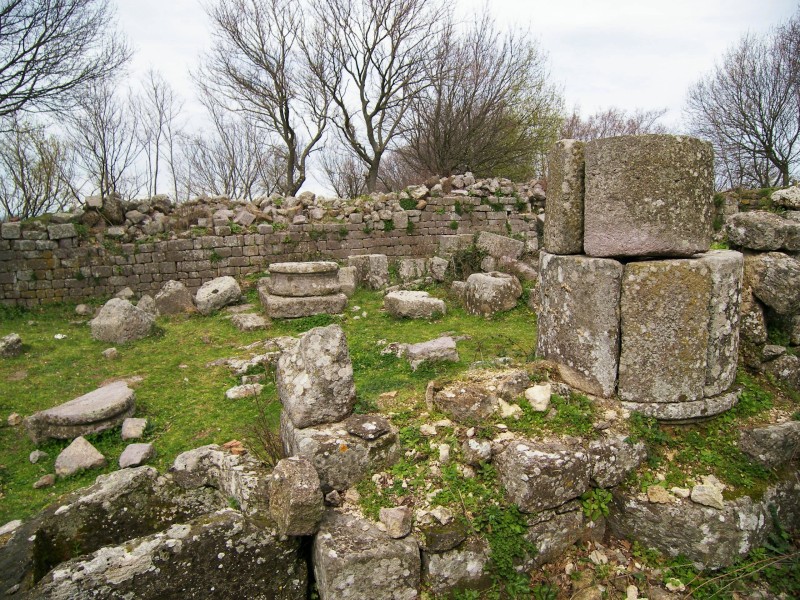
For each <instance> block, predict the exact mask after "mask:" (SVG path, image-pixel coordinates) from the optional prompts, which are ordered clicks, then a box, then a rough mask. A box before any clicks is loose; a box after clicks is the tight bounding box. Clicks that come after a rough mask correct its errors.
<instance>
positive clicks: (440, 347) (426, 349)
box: [404, 336, 459, 371]
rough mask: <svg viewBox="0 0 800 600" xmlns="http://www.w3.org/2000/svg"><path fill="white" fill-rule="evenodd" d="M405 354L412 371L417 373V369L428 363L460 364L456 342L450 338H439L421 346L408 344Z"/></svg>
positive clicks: (420, 344)
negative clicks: (446, 362) (448, 362)
mask: <svg viewBox="0 0 800 600" xmlns="http://www.w3.org/2000/svg"><path fill="white" fill-rule="evenodd" d="M404 354H405V357H406V358H407V359H408V362H409V363H410V364H411V370H412V371H416V370H417V367H419V366H420V365H421V364H422V363H424V362H427V361H431V362H438V361H450V362H458V360H459V357H458V350H456V341H455V340H454V339H453V338H451V337H450V336H443V337H439V338H436V339H435V340H429V341H427V342H420V343H419V344H408V345H407V346H406V347H405V352H404Z"/></svg>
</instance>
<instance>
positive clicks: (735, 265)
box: [698, 250, 744, 397]
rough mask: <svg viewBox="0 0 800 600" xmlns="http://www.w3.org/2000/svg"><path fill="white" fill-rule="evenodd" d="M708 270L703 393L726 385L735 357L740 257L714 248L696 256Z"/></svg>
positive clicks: (713, 393)
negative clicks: (706, 333)
mask: <svg viewBox="0 0 800 600" xmlns="http://www.w3.org/2000/svg"><path fill="white" fill-rule="evenodd" d="M698 258H699V259H700V260H701V261H702V262H704V263H705V264H706V265H708V267H709V269H710V270H711V303H710V305H709V322H708V354H707V357H706V384H705V388H704V394H705V396H706V397H711V396H717V395H718V394H722V393H723V392H725V391H726V390H728V389H730V387H731V386H732V385H733V382H734V381H735V380H736V365H737V363H738V358H739V306H740V304H741V298H742V279H743V277H744V257H743V256H742V255H741V253H739V252H732V251H730V250H714V251H711V252H708V253H706V254H703V255H701V256H699V257H698Z"/></svg>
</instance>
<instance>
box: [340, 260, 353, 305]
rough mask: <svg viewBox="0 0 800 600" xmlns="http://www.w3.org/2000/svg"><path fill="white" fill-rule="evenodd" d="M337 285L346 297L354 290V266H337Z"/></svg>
mask: <svg viewBox="0 0 800 600" xmlns="http://www.w3.org/2000/svg"><path fill="white" fill-rule="evenodd" d="M339 287H340V288H341V291H342V293H343V294H344V295H345V296H347V297H348V298H349V297H350V296H352V295H353V294H354V293H355V291H356V268H355V267H339Z"/></svg>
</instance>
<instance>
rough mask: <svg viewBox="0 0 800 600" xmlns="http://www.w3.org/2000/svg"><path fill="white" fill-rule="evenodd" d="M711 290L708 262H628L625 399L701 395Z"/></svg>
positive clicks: (624, 299)
mask: <svg viewBox="0 0 800 600" xmlns="http://www.w3.org/2000/svg"><path fill="white" fill-rule="evenodd" d="M712 289H713V285H712V278H711V271H710V269H709V266H708V265H707V264H706V262H705V261H701V260H686V259H679V260H661V261H645V262H634V263H628V264H627V265H626V266H625V272H624V276H623V281H622V300H621V303H620V311H621V322H622V350H621V353H620V359H619V384H618V390H619V397H620V398H621V399H622V400H623V401H626V402H641V403H674V402H692V401H697V400H702V399H703V397H704V389H705V385H706V370H707V369H706V367H707V363H708V361H707V356H708V343H709V341H708V340H709V336H708V323H709V306H711V300H712Z"/></svg>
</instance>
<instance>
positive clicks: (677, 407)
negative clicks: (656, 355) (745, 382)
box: [622, 390, 739, 424]
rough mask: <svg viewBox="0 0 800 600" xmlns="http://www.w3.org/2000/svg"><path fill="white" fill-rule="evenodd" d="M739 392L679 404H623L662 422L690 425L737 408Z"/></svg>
mask: <svg viewBox="0 0 800 600" xmlns="http://www.w3.org/2000/svg"><path fill="white" fill-rule="evenodd" d="M738 401H739V390H732V391H730V392H725V393H724V394H720V395H719V396H713V397H711V398H701V399H700V400H691V401H678V402H622V407H623V408H624V409H625V410H635V411H637V412H640V413H642V414H643V415H645V416H648V417H655V418H656V419H659V420H660V421H672V422H674V423H675V424H679V423H688V422H691V421H694V420H697V419H703V418H705V417H713V416H714V415H718V414H720V413H723V412H725V411H726V410H729V409H731V408H733V407H734V406H736V403H737V402H738Z"/></svg>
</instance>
